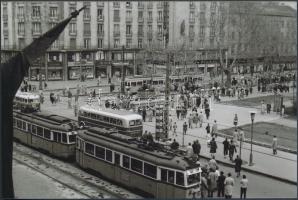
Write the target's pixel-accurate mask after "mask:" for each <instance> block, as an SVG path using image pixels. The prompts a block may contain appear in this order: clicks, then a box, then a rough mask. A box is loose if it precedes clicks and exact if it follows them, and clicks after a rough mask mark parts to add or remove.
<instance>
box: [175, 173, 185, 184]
mask: <svg viewBox="0 0 298 200" xmlns="http://www.w3.org/2000/svg"><path fill="white" fill-rule="evenodd" d="M176 184H177V185H182V186H184V174H183V173H181V172H176Z"/></svg>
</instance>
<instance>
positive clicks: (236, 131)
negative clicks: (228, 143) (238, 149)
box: [233, 129, 239, 146]
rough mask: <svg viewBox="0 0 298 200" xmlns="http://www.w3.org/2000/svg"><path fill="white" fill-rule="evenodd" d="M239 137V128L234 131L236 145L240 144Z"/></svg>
mask: <svg viewBox="0 0 298 200" xmlns="http://www.w3.org/2000/svg"><path fill="white" fill-rule="evenodd" d="M238 138H239V133H238V130H237V129H235V131H234V133H233V142H234V144H235V146H237V145H238Z"/></svg>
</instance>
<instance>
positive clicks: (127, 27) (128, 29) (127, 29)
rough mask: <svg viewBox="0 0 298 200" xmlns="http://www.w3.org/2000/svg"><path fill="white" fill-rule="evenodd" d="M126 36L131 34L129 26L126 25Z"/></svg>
mask: <svg viewBox="0 0 298 200" xmlns="http://www.w3.org/2000/svg"><path fill="white" fill-rule="evenodd" d="M126 34H127V35H130V34H131V25H130V24H129V25H126Z"/></svg>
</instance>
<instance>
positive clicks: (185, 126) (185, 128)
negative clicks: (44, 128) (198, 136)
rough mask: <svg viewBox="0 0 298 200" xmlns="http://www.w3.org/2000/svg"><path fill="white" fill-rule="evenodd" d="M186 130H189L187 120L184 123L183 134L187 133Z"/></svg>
mask: <svg viewBox="0 0 298 200" xmlns="http://www.w3.org/2000/svg"><path fill="white" fill-rule="evenodd" d="M186 131H187V124H186V122H184V124H183V134H184V135H186Z"/></svg>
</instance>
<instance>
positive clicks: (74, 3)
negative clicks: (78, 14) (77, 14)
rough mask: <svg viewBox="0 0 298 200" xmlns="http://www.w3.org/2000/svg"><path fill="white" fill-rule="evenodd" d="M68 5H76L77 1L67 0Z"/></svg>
mask: <svg viewBox="0 0 298 200" xmlns="http://www.w3.org/2000/svg"><path fill="white" fill-rule="evenodd" d="M68 4H69V5H77V2H76V1H70V2H68Z"/></svg>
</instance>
